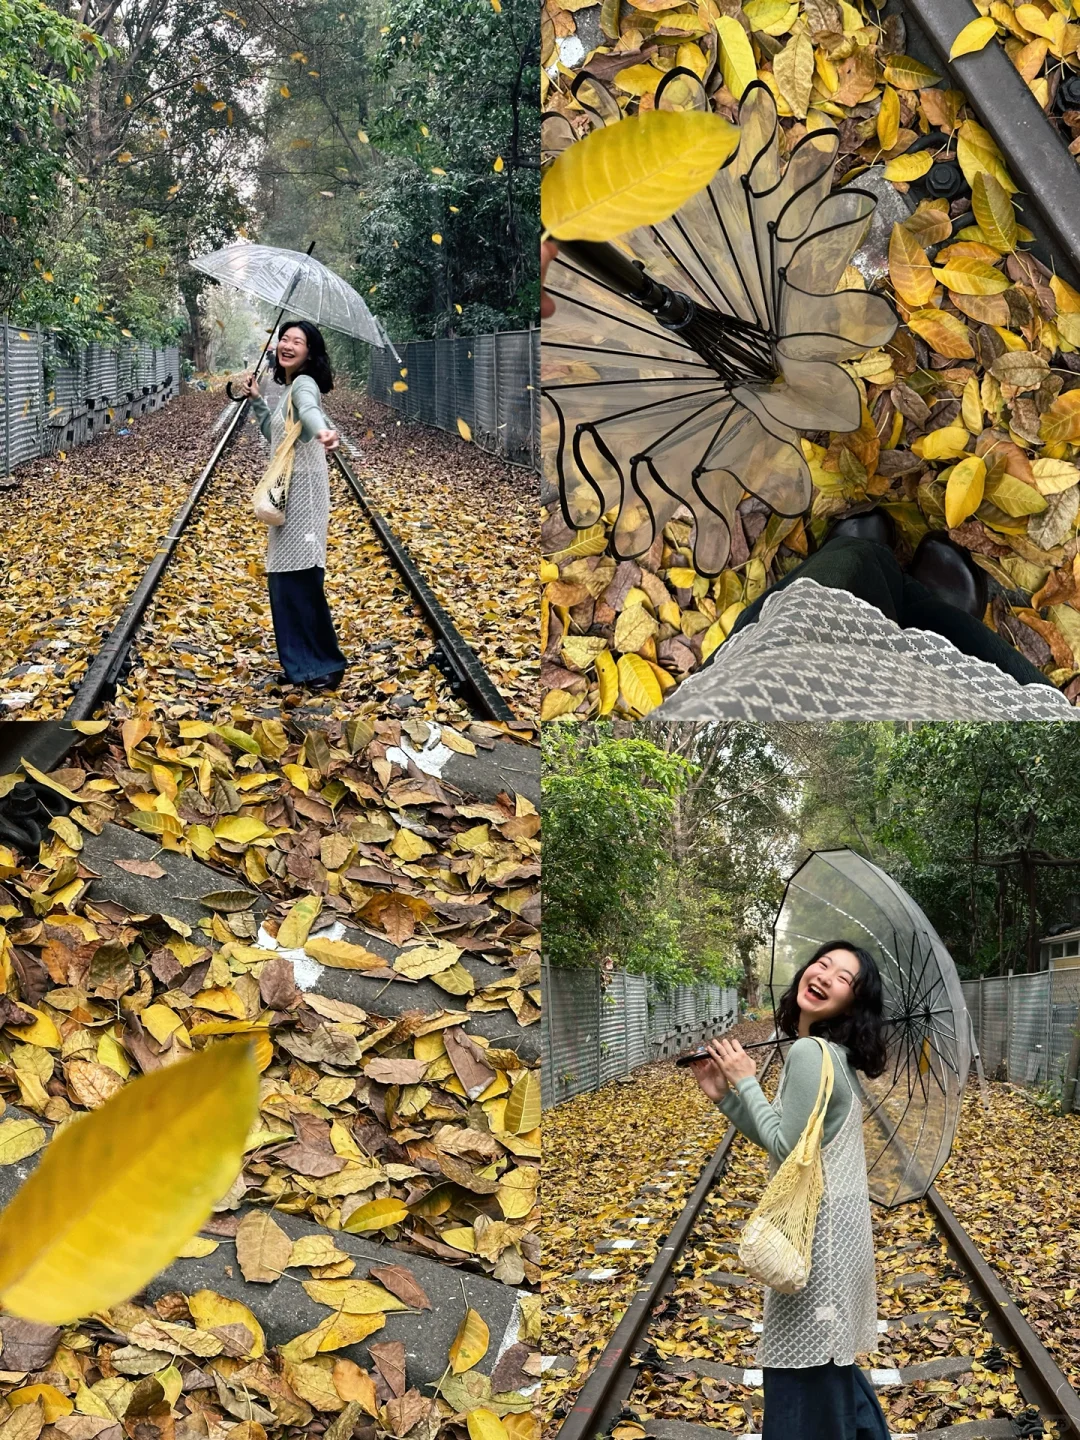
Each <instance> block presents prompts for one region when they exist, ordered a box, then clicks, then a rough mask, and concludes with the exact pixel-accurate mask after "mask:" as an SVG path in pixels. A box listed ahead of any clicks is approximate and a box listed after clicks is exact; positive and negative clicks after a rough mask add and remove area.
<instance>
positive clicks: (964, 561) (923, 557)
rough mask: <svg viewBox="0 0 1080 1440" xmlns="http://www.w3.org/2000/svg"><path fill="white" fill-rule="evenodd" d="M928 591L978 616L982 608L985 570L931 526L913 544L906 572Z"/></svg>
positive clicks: (985, 589)
mask: <svg viewBox="0 0 1080 1440" xmlns="http://www.w3.org/2000/svg"><path fill="white" fill-rule="evenodd" d="M907 573H908V574H909V575H910V576H911V578H912V580H917V581H918V582H919V584H920V585H923V586H925V587H926V589H927V590H929V591H930V593H931V594H932V595H936V596H937V597H938V599H939V600H944V601H945V602H946V603H947V604H949V605H955V607H956V608H957V610H963V611H964V612H965V613H966V614H968V615H973V616H974V617H975V619H976V620H981V619H982V617H983V614H984V612H985V610H986V601H987V584H986V572H985V570H982V569H981V568H980V567H979V566H978V565H976V564H975V562H974V560H972V559H971V557H970V556H969V554H968V552H967V551H966V550H965V549H964V547H963V546H962V545H957V544H956V542H955V541H954V540H950V539H949V537H948V536H947V535H943V534H942V533H941V532H940V531H937V530H933V531H931V532H930V534H929V535H924V536H923V538H922V539H921V540H920V541H919V544H918V546H917V547H916V550H915V554H914V556H913V557H912V561H911V564H910V565H909V566H908V572H907Z"/></svg>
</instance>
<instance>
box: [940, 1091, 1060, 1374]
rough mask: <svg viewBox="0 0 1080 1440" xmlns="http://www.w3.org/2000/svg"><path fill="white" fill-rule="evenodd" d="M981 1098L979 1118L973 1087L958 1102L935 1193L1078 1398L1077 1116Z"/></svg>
mask: <svg viewBox="0 0 1080 1440" xmlns="http://www.w3.org/2000/svg"><path fill="white" fill-rule="evenodd" d="M987 1090H988V1093H989V1110H985V1111H984V1109H983V1105H982V1101H981V1098H980V1096H979V1093H978V1091H977V1090H976V1089H975V1088H974V1087H970V1088H969V1090H968V1093H967V1094H966V1095H965V1097H964V1116H963V1119H962V1121H961V1124H960V1131H959V1134H958V1136H957V1141H956V1146H955V1148H954V1149H953V1153H952V1157H951V1158H950V1160H949V1164H948V1165H947V1166H946V1168H945V1170H944V1171H943V1172H942V1174H941V1177H940V1179H939V1180H938V1189H939V1190H940V1191H941V1194H942V1196H943V1198H944V1199H945V1201H946V1202H947V1203H948V1205H949V1206H950V1207H951V1208H952V1209H953V1210H954V1211H955V1212H956V1215H957V1217H958V1218H959V1220H960V1222H961V1224H962V1225H963V1226H964V1228H965V1229H966V1230H967V1232H968V1234H969V1235H970V1236H971V1238H972V1239H973V1240H974V1241H975V1244H976V1245H978V1247H979V1249H980V1251H981V1252H982V1255H983V1258H984V1259H985V1260H986V1261H987V1262H988V1264H990V1265H992V1266H993V1268H994V1270H995V1271H996V1272H997V1274H998V1275H1000V1276H1001V1279H1002V1282H1003V1284H1004V1285H1005V1288H1006V1289H1007V1290H1008V1291H1009V1293H1010V1294H1011V1295H1012V1297H1013V1299H1014V1300H1015V1301H1016V1303H1017V1305H1018V1307H1019V1309H1020V1310H1021V1311H1022V1313H1023V1314H1024V1316H1025V1318H1026V1319H1027V1320H1028V1322H1029V1324H1030V1325H1031V1326H1032V1327H1033V1328H1034V1329H1035V1330H1036V1331H1037V1333H1038V1336H1039V1339H1040V1340H1041V1341H1042V1343H1043V1344H1044V1345H1045V1346H1046V1348H1047V1349H1048V1350H1049V1351H1050V1353H1051V1354H1052V1355H1053V1357H1054V1359H1055V1360H1056V1361H1057V1363H1058V1365H1060V1366H1061V1368H1062V1370H1063V1371H1064V1372H1065V1374H1066V1375H1067V1376H1068V1378H1069V1383H1070V1384H1071V1385H1072V1386H1073V1388H1074V1389H1080V1324H1078V1323H1077V1320H1076V1309H1075V1305H1076V1296H1077V1294H1078V1293H1080V1280H1078V1276H1080V1228H1078V1224H1080V1222H1078V1216H1077V1207H1078V1204H1080V1200H1078V1197H1080V1186H1078V1183H1077V1181H1078V1170H1080V1115H1076V1114H1073V1115H1065V1116H1063V1115H1060V1114H1059V1113H1058V1112H1057V1109H1056V1108H1055V1109H1053V1110H1047V1109H1045V1108H1042V1107H1040V1106H1038V1105H1037V1104H1036V1103H1035V1097H1034V1096H1033V1094H1032V1092H1030V1091H1027V1090H1022V1089H1019V1088H1014V1087H1012V1086H1009V1085H1004V1084H990V1085H988V1086H987ZM1018 1158H1019V1162H1020V1163H1019V1164H1018V1163H1017V1159H1018Z"/></svg>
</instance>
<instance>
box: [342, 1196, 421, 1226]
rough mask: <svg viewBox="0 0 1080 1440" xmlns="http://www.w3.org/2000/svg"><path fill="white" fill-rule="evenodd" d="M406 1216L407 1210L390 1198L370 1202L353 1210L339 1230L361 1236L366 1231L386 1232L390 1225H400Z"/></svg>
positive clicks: (397, 1201) (399, 1202) (398, 1201)
mask: <svg viewBox="0 0 1080 1440" xmlns="http://www.w3.org/2000/svg"><path fill="white" fill-rule="evenodd" d="M408 1214H409V1212H408V1209H407V1208H406V1207H405V1206H404V1205H403V1204H402V1203H401V1201H400V1200H394V1199H391V1198H390V1197H387V1198H386V1199H385V1200H372V1201H371V1202H370V1203H369V1204H367V1205H361V1206H360V1207H359V1208H358V1209H356V1210H354V1211H353V1212H352V1214H351V1215H350V1216H349V1218H348V1220H346V1221H345V1223H344V1224H343V1225H342V1227H341V1228H342V1229H343V1230H346V1231H348V1233H349V1234H350V1235H359V1234H363V1233H365V1232H366V1231H368V1230H386V1229H388V1228H389V1227H390V1226H391V1225H400V1224H401V1222H402V1221H403V1220H404V1219H406V1218H407V1217H408Z"/></svg>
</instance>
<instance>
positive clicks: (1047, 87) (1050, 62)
mask: <svg viewBox="0 0 1080 1440" xmlns="http://www.w3.org/2000/svg"><path fill="white" fill-rule="evenodd" d="M977 9H978V10H979V19H978V20H972V21H971V22H970V23H969V24H967V25H965V26H964V28H963V29H962V30H961V31H960V33H959V35H957V37H956V39H955V40H954V41H953V44H952V50H951V53H952V55H954V56H956V55H970V54H973V53H975V52H976V51H978V50H982V49H984V48H985V47H986V46H987V45H989V44H990V43H991V42H992V41H994V42H996V43H998V44H999V45H1001V47H1002V49H1003V50H1004V51H1005V53H1006V55H1008V57H1009V59H1010V60H1011V61H1012V63H1013V65H1014V67H1015V69H1016V72H1017V74H1018V75H1020V76H1021V77H1022V78H1023V80H1024V82H1025V84H1026V85H1027V87H1028V89H1029V90H1030V91H1031V93H1032V94H1033V95H1034V96H1035V99H1036V100H1037V101H1038V102H1039V104H1040V106H1041V107H1042V109H1043V111H1044V112H1045V114H1046V117H1047V119H1048V120H1049V121H1050V123H1051V125H1053V127H1054V129H1055V130H1056V131H1057V132H1058V134H1059V135H1060V136H1061V138H1062V140H1063V141H1064V142H1065V144H1066V145H1067V146H1068V147H1069V153H1070V154H1071V155H1076V154H1080V110H1078V109H1077V108H1076V107H1075V106H1074V105H1073V104H1071V103H1070V100H1069V97H1067V96H1064V95H1062V96H1059V95H1058V90H1059V89H1060V87H1061V84H1062V82H1063V81H1067V80H1070V79H1072V78H1073V77H1074V76H1075V74H1076V70H1075V68H1074V67H1075V66H1076V54H1077V50H1078V49H1080V25H1076V24H1075V23H1073V22H1071V21H1070V19H1069V18H1068V16H1069V13H1070V12H1069V11H1068V10H1064V11H1062V10H1058V9H1057V7H1056V6H1054V5H1033V4H1028V3H1025V0H1001V3H997V0H995V3H994V4H989V3H984V4H982V5H979V6H978V7H977Z"/></svg>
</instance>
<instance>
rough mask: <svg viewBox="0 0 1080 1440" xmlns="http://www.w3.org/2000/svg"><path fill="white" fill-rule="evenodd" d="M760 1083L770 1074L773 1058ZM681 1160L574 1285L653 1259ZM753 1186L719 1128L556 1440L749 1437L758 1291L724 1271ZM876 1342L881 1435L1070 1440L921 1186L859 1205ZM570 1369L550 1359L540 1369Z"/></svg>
mask: <svg viewBox="0 0 1080 1440" xmlns="http://www.w3.org/2000/svg"><path fill="white" fill-rule="evenodd" d="M761 1078H762V1082H763V1084H765V1085H766V1087H767V1088H771V1087H772V1085H774V1084H775V1083H776V1080H777V1078H778V1068H777V1064H776V1057H775V1052H774V1054H773V1055H772V1056H771V1057H770V1060H769V1063H768V1065H767V1067H766V1070H765V1072H763V1074H762V1077H761ZM696 1163H699V1162H698V1160H697V1158H696V1157H694V1155H693V1152H690V1151H687V1152H686V1154H681V1155H680V1154H676V1155H673V1156H672V1157H671V1161H670V1163H669V1164H668V1166H667V1167H666V1169H665V1170H664V1171H663V1172H661V1173H660V1174H659V1175H657V1176H655V1177H654V1178H653V1179H652V1180H651V1181H650V1182H649V1183H648V1184H646V1185H644V1186H642V1187H641V1189H640V1190H639V1192H638V1194H637V1196H635V1198H634V1199H633V1201H631V1202H630V1205H629V1206H628V1207H627V1208H628V1210H629V1212H630V1214H629V1215H628V1218H627V1219H626V1220H624V1221H623V1222H621V1223H619V1222H617V1221H613V1222H612V1227H611V1228H612V1234H611V1236H610V1238H607V1239H605V1240H602V1241H600V1242H598V1243H597V1244H596V1246H595V1248H596V1250H597V1252H598V1253H597V1256H596V1259H595V1262H590V1263H591V1265H592V1268H591V1269H590V1268H583V1269H582V1271H581V1272H580V1279H581V1280H582V1282H583V1283H586V1284H587V1283H589V1281H590V1279H592V1278H595V1279H596V1280H600V1279H602V1278H605V1277H606V1276H610V1275H611V1274H613V1273H614V1272H613V1270H612V1269H611V1268H610V1267H611V1266H612V1265H614V1264H618V1263H619V1261H620V1260H624V1261H625V1260H631V1259H632V1257H633V1254H634V1252H635V1250H636V1251H638V1252H641V1251H644V1250H647V1251H652V1249H653V1247H654V1245H655V1243H656V1242H655V1237H654V1238H652V1239H649V1238H646V1237H647V1236H649V1235H650V1234H651V1233H652V1227H653V1226H654V1225H656V1224H658V1223H662V1222H659V1221H658V1219H657V1216H656V1211H657V1209H658V1208H660V1207H658V1204H657V1201H658V1200H661V1199H662V1196H663V1194H664V1192H665V1190H666V1189H669V1188H671V1186H672V1185H678V1183H679V1179H680V1177H681V1176H684V1175H685V1174H686V1167H688V1166H692V1165H694V1164H696ZM766 1178H767V1168H766V1160H765V1156H764V1154H763V1152H761V1151H760V1150H758V1149H757V1148H756V1147H755V1146H753V1145H752V1144H751V1143H750V1142H749V1141H748V1140H746V1139H744V1138H743V1137H742V1136H740V1135H739V1134H738V1132H737V1131H735V1130H734V1128H733V1127H729V1129H728V1130H727V1132H726V1133H725V1135H724V1137H723V1139H722V1140H721V1142H720V1144H719V1146H718V1147H717V1149H716V1150H715V1152H714V1153H713V1154H712V1156H711V1157H710V1158H709V1159H708V1160H707V1161H706V1163H705V1165H704V1166H703V1168H702V1169H701V1172H700V1175H699V1178H698V1180H697V1183H696V1184H695V1186H694V1188H693V1190H692V1191H691V1193H690V1195H689V1197H688V1199H687V1200H686V1203H685V1205H684V1207H683V1209H682V1211H681V1212H680V1213H679V1215H678V1217H677V1219H676V1221H675V1223H674V1225H673V1227H672V1228H671V1231H670V1233H669V1234H668V1235H667V1237H666V1238H665V1239H664V1240H663V1241H662V1242H661V1243H660V1244H659V1246H658V1247H656V1250H655V1258H654V1259H653V1261H652V1263H651V1265H650V1266H649V1268H648V1270H647V1271H646V1273H645V1274H644V1275H642V1276H641V1278H640V1279H639V1282H638V1285H637V1288H636V1290H635V1292H634V1294H633V1297H632V1299H631V1301H630V1303H629V1305H628V1306H627V1309H626V1311H625V1313H624V1315H623V1317H622V1319H621V1320H620V1322H619V1324H618V1326H617V1327H616V1329H615V1331H614V1333H613V1334H612V1336H611V1338H610V1340H609V1341H608V1344H607V1346H606V1347H605V1349H604V1351H603V1353H602V1354H601V1355H600V1357H599V1359H598V1360H597V1362H596V1364H595V1366H594V1367H593V1369H592V1372H591V1373H590V1375H589V1377H588V1379H587V1380H586V1381H585V1383H584V1385H583V1386H582V1387H581V1389H580V1390H579V1391H578V1394H577V1396H576V1398H575V1399H574V1401H573V1403H572V1407H571V1408H569V1409H568V1411H567V1413H565V1415H562V1416H557V1417H556V1419H557V1420H561V1425H560V1426H559V1428H558V1434H559V1437H560V1440H594V1437H597V1436H601V1435H610V1434H611V1433H612V1432H613V1431H615V1430H620V1427H621V1426H625V1425H627V1424H628V1423H629V1424H630V1425H633V1426H634V1427H635V1428H634V1429H633V1430H632V1431H631V1430H622V1431H621V1432H620V1440H629V1437H630V1436H631V1435H640V1433H641V1429H642V1428H643V1429H644V1431H645V1434H646V1435H647V1436H649V1437H653V1440H723V1437H725V1436H731V1437H733V1440H734V1437H739V1440H754V1437H755V1436H758V1435H759V1434H760V1429H761V1404H762V1391H761V1385H762V1377H761V1371H760V1370H758V1369H757V1368H756V1366H755V1361H754V1351H755V1349H756V1345H757V1342H758V1337H759V1334H760V1328H761V1327H760V1321H761V1299H762V1290H761V1287H760V1286H758V1285H756V1284H755V1283H754V1282H752V1281H749V1280H748V1279H747V1277H746V1276H745V1275H742V1274H740V1273H739V1266H738V1260H737V1250H738V1238H739V1231H740V1229H741V1227H742V1225H743V1223H744V1222H745V1219H746V1217H747V1216H748V1214H749V1212H750V1210H751V1209H752V1208H753V1205H754V1203H755V1201H756V1199H757V1197H758V1196H759V1195H760V1193H761V1190H762V1188H763V1186H764V1184H765V1181H766ZM874 1233H875V1253H876V1257H877V1278H878V1301H879V1319H878V1330H879V1334H880V1336H881V1341H880V1345H879V1349H878V1351H877V1353H876V1354H875V1355H874V1356H873V1357H871V1366H872V1368H871V1370H870V1377H871V1380H872V1383H873V1384H874V1385H875V1388H876V1389H877V1391H878V1394H879V1397H880V1399H881V1402H882V1405H883V1407H884V1409H885V1412H886V1416H887V1417H888V1420H889V1423H890V1429H891V1431H892V1433H893V1434H894V1435H907V1436H913V1437H917V1440H1011V1437H1016V1440H1022V1437H1037V1436H1044V1437H1047V1440H1049V1437H1055V1440H1080V1397H1078V1396H1077V1394H1076V1392H1075V1391H1074V1390H1073V1389H1072V1388H1071V1387H1070V1385H1069V1382H1068V1380H1067V1379H1066V1377H1065V1375H1064V1373H1063V1372H1062V1371H1061V1369H1060V1368H1059V1367H1058V1365H1057V1363H1056V1362H1055V1361H1054V1359H1053V1357H1052V1356H1051V1355H1050V1353H1049V1352H1048V1351H1047V1349H1046V1348H1045V1346H1044V1345H1043V1344H1042V1342H1041V1340H1040V1339H1039V1337H1038V1335H1037V1334H1036V1333H1035V1331H1034V1330H1033V1329H1032V1328H1031V1326H1030V1325H1029V1324H1028V1322H1027V1321H1026V1320H1025V1319H1024V1316H1023V1315H1022V1314H1021V1313H1020V1311H1019V1310H1018V1309H1017V1307H1016V1304H1015V1302H1014V1301H1013V1299H1012V1297H1011V1296H1010V1295H1009V1294H1008V1292H1007V1291H1006V1290H1005V1288H1004V1286H1003V1285H1002V1284H1001V1282H1000V1280H999V1279H998V1277H997V1276H996V1274H995V1273H994V1271H993V1270H992V1269H991V1267H990V1266H989V1265H988V1264H987V1263H986V1261H985V1260H984V1259H983V1257H982V1256H981V1254H980V1253H979V1250H978V1247H977V1246H976V1245H975V1243H974V1241H973V1240H972V1239H971V1237H970V1236H969V1235H968V1234H967V1232H966V1231H965V1229H964V1227H963V1226H962V1225H961V1224H960V1221H959V1220H958V1219H957V1217H956V1216H955V1214H954V1213H953V1212H952V1210H951V1209H950V1208H949V1206H948V1205H947V1204H946V1203H945V1201H944V1200H943V1199H942V1197H941V1196H940V1194H938V1192H937V1190H936V1189H932V1190H931V1191H930V1194H929V1196H928V1197H927V1199H926V1200H925V1201H923V1202H922V1203H921V1205H920V1206H918V1207H912V1206H905V1207H902V1208H901V1209H900V1210H896V1211H879V1210H877V1209H876V1208H875V1210H874ZM551 1363H552V1364H553V1365H554V1366H556V1367H558V1366H560V1364H567V1363H572V1362H571V1361H570V1360H569V1357H566V1358H564V1359H560V1357H558V1356H556V1357H554V1358H553V1360H552V1362H551Z"/></svg>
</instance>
